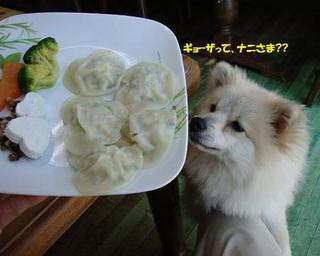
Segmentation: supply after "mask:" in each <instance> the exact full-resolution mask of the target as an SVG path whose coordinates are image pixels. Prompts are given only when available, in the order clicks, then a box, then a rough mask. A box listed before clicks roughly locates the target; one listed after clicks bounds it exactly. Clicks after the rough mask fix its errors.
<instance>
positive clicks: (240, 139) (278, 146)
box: [189, 62, 307, 169]
mask: <svg viewBox="0 0 320 256" xmlns="http://www.w3.org/2000/svg"><path fill="white" fill-rule="evenodd" d="M301 112H302V111H301V110H300V107H298V105H297V104H294V103H292V102H290V101H288V100H285V99H283V98H281V97H279V96H277V95H275V94H273V93H271V92H268V91H266V90H265V89H263V88H260V87H259V86H257V85H256V84H255V83H254V82H253V81H251V80H250V79H248V78H247V77H246V75H245V73H243V72H242V71H241V70H240V69H238V68H236V67H233V66H231V65H229V64H227V63H225V62H219V63H218V64H217V65H216V67H215V68H214V70H213V71H212V72H211V76H210V78H209V88H208V96H207V98H206V100H205V101H204V102H203V104H201V105H200V106H199V107H198V108H197V109H196V110H195V111H194V113H193V117H192V118H191V120H190V123H189V141H190V144H191V145H192V146H193V147H195V148H196V149H197V150H200V151H203V152H206V153H207V154H212V155H215V156H216V157H217V158H219V159H220V160H222V161H223V162H225V163H226V164H231V165H233V166H239V167H241V169H251V168H252V167H255V165H256V164H257V162H259V161H261V160H266V159H268V158H269V157H271V155H273V153H274V152H283V151H285V150H286V149H287V148H288V147H290V143H295V142H294V141H290V140H295V137H294V136H295V131H296V129H298V128H299V124H300V123H303V122H304V121H305V120H304V118H303V116H301ZM299 119H300V120H299ZM300 135H301V133H300V134H299V136H300ZM306 139H307V138H306ZM273 159H274V158H273Z"/></svg>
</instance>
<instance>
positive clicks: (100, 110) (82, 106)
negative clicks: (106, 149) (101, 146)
mask: <svg viewBox="0 0 320 256" xmlns="http://www.w3.org/2000/svg"><path fill="white" fill-rule="evenodd" d="M75 111H76V115H77V119H78V122H79V124H80V126H81V127H82V128H83V129H84V131H85V132H86V134H87V136H89V137H90V138H97V139H99V138H100V139H103V140H104V142H105V143H107V144H113V143H115V142H117V141H118V140H119V139H120V137H121V134H120V130H121V128H122V126H123V125H124V123H125V121H126V120H127V117H128V110H127V109H126V107H125V106H124V105H123V104H122V103H120V102H118V101H100V100H98V101H95V100H92V101H86V102H81V103H78V104H77V105H76V106H75Z"/></svg>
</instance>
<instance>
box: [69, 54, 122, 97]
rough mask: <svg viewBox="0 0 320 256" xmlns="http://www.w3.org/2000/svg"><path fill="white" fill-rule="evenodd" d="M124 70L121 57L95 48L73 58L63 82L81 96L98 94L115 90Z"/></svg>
mask: <svg viewBox="0 0 320 256" xmlns="http://www.w3.org/2000/svg"><path fill="white" fill-rule="evenodd" d="M124 70H125V62H124V60H123V58H122V57H121V56H120V55H118V54H116V53H115V52H112V51H109V50H96V51H94V52H92V53H91V54H90V55H89V56H88V57H86V58H80V59H76V60H74V61H73V62H72V63H71V64H70V65H69V66H68V68H67V70H66V72H65V77H64V84H65V86H66V88H67V89H69V90H70V91H71V92H73V93H75V94H78V95H82V96H100V95H104V94H107V93H111V92H113V91H115V90H116V89H117V88H118V86H119V79H120V77H121V75H122V73H123V72H124Z"/></svg>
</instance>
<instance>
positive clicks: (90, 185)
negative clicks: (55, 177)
mask: <svg viewBox="0 0 320 256" xmlns="http://www.w3.org/2000/svg"><path fill="white" fill-rule="evenodd" d="M87 157H89V158H90V160H88V161H85V159H84V160H82V161H83V164H87V163H88V162H94V163H93V165H91V166H90V167H88V168H86V169H83V171H81V172H78V174H77V175H76V176H75V178H74V180H73V181H74V184H75V186H76V188H77V189H78V190H79V192H80V193H81V194H85V195H96V194H104V193H109V192H111V191H113V190H115V189H117V188H119V187H121V186H123V185H125V184H127V183H128V182H129V181H131V180H132V179H133V178H134V177H135V174H136V172H137V170H139V169H140V168H141V166H142V151H141V149H140V148H139V147H138V146H136V145H135V146H130V147H123V148H118V147H117V146H109V147H106V148H105V149H104V150H103V151H101V152H98V153H95V154H93V155H91V156H90V155H89V156H87ZM78 164H79V163H78ZM80 165H81V163H80Z"/></svg>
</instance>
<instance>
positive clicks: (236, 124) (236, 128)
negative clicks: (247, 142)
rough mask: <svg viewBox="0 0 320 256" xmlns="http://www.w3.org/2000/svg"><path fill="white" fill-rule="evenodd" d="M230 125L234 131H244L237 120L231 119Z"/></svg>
mask: <svg viewBox="0 0 320 256" xmlns="http://www.w3.org/2000/svg"><path fill="white" fill-rule="evenodd" d="M230 125H231V128H232V129H233V130H234V131H235V132H244V129H243V128H242V126H241V125H240V123H239V122H238V121H233V122H232V123H231V124H230Z"/></svg>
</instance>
